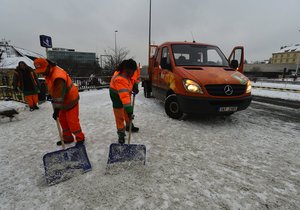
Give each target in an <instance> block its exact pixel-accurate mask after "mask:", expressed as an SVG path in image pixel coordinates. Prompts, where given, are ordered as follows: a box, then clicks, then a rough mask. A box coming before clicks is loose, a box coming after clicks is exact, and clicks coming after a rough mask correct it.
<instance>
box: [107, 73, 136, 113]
mask: <svg viewBox="0 0 300 210" xmlns="http://www.w3.org/2000/svg"><path fill="white" fill-rule="evenodd" d="M132 86H133V84H132V81H131V79H130V78H128V77H127V76H126V74H122V73H120V72H118V71H116V72H115V73H114V76H113V78H112V79H111V81H110V85H109V92H110V97H111V100H112V102H113V107H114V108H124V109H125V111H126V112H127V113H132V106H131V92H132Z"/></svg>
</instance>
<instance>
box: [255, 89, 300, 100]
mask: <svg viewBox="0 0 300 210" xmlns="http://www.w3.org/2000/svg"><path fill="white" fill-rule="evenodd" d="M252 95H254V96H263V97H269V98H280V99H284V100H291V101H300V93H296V92H290V91H280V90H268V89H258V88H252Z"/></svg>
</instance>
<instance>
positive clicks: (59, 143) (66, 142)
mask: <svg viewBox="0 0 300 210" xmlns="http://www.w3.org/2000/svg"><path fill="white" fill-rule="evenodd" d="M73 142H74V141H64V143H65V144H71V143H73ZM56 145H57V146H61V141H58V142H56Z"/></svg>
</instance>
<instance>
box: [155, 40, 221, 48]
mask: <svg viewBox="0 0 300 210" xmlns="http://www.w3.org/2000/svg"><path fill="white" fill-rule="evenodd" d="M172 44H192V45H204V46H212V47H217V46H216V45H212V44H205V43H199V42H177V41H174V42H173V41H171V42H170V41H169V42H164V43H162V44H161V45H172Z"/></svg>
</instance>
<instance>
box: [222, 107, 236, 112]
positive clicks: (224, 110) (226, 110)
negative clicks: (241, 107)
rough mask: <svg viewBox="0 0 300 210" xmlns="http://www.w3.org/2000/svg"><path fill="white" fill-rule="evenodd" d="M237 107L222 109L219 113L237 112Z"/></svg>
mask: <svg viewBox="0 0 300 210" xmlns="http://www.w3.org/2000/svg"><path fill="white" fill-rule="evenodd" d="M236 111H237V107H236V106H230V107H220V108H219V112H236Z"/></svg>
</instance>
